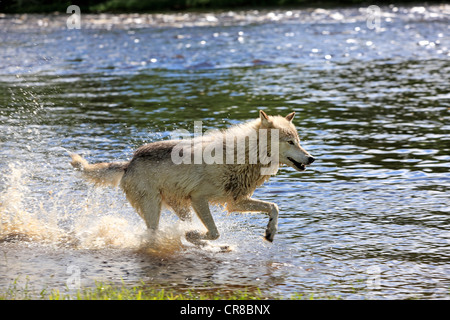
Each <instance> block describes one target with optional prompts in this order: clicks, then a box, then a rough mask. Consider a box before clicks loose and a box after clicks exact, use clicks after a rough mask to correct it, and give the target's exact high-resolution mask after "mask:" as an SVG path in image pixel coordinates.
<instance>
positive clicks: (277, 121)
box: [259, 110, 315, 171]
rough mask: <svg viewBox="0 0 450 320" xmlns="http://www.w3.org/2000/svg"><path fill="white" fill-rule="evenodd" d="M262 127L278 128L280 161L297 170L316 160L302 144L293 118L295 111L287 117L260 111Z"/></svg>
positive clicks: (301, 169)
mask: <svg viewBox="0 0 450 320" xmlns="http://www.w3.org/2000/svg"><path fill="white" fill-rule="evenodd" d="M259 115H260V119H261V128H262V129H276V130H277V131H278V136H279V144H278V150H279V162H280V163H282V164H286V165H288V166H290V167H292V168H294V169H295V170H297V171H303V170H305V169H306V166H307V165H310V164H311V163H313V162H314V160H315V159H314V157H313V156H311V154H309V152H308V151H306V150H305V149H303V147H302V146H301V145H300V138H299V137H298V133H297V129H295V126H294V124H293V123H292V119H294V116H295V112H291V113H289V114H288V115H287V116H286V117H281V116H268V115H267V114H266V113H265V112H264V111H262V110H260V111H259Z"/></svg>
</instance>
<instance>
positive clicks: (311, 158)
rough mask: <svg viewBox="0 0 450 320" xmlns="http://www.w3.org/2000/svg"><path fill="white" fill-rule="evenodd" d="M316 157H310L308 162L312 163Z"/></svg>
mask: <svg viewBox="0 0 450 320" xmlns="http://www.w3.org/2000/svg"><path fill="white" fill-rule="evenodd" d="M315 160H316V159H315V158H314V157H308V164H311V163H313V162H314V161H315Z"/></svg>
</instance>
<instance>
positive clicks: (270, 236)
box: [264, 229, 276, 242]
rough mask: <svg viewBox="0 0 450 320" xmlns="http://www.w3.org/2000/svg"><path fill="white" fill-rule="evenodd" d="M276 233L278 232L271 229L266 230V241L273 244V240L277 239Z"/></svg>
mask: <svg viewBox="0 0 450 320" xmlns="http://www.w3.org/2000/svg"><path fill="white" fill-rule="evenodd" d="M275 233H276V230H273V231H271V230H269V229H266V234H265V235H264V239H266V240H267V241H269V242H273V238H274V237H275Z"/></svg>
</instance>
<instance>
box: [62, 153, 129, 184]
mask: <svg viewBox="0 0 450 320" xmlns="http://www.w3.org/2000/svg"><path fill="white" fill-rule="evenodd" d="M70 156H71V157H72V162H70V164H71V165H72V166H73V167H74V168H75V169H77V170H80V171H81V173H82V174H83V177H84V178H85V179H86V180H87V181H89V182H92V183H94V184H95V185H97V186H114V187H116V186H117V185H118V184H119V182H120V180H121V179H122V176H123V174H124V173H125V169H126V168H127V167H128V162H110V163H108V162H102V163H95V164H89V163H88V162H87V161H86V159H84V158H83V157H81V156H79V155H78V154H76V153H70Z"/></svg>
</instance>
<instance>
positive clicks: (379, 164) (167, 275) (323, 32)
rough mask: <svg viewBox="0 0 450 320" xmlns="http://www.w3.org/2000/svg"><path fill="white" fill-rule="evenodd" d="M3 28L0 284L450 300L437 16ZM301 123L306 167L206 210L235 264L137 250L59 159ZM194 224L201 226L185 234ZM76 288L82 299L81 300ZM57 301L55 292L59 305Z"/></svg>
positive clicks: (259, 16) (302, 14)
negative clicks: (238, 128)
mask: <svg viewBox="0 0 450 320" xmlns="http://www.w3.org/2000/svg"><path fill="white" fill-rule="evenodd" d="M380 9H381V12H380V16H379V17H380V20H379V21H380V24H379V25H378V28H376V29H371V28H370V26H371V25H370V24H368V21H369V20H370V19H372V18H373V17H371V16H370V15H368V14H367V12H366V10H365V8H361V9H358V8H353V9H335V10H324V9H316V10H313V9H311V10H301V11H264V10H263V11H245V12H217V13H208V14H203V13H198V14H193V13H189V14H167V15H162V14H161V15H117V16H114V15H101V16H95V15H82V20H81V29H80V30H68V29H67V27H66V19H67V17H68V16H66V15H56V16H36V15H26V16H8V15H7V16H2V17H1V18H0V146H1V147H0V172H1V180H0V181H1V182H0V183H1V184H0V218H1V219H0V228H1V229H0V239H1V240H0V275H1V277H0V286H1V288H2V290H5V289H7V288H8V287H10V286H11V283H13V282H14V281H16V282H17V283H18V284H20V285H22V286H25V285H27V287H28V288H31V289H33V290H36V291H37V292H40V291H41V290H42V289H43V288H47V289H48V290H50V289H52V288H59V289H60V290H65V288H66V286H69V287H70V288H73V287H76V286H77V285H78V284H80V285H82V286H91V285H93V284H94V281H95V280H100V281H106V282H115V283H120V282H121V281H123V282H125V283H126V284H129V285H135V284H140V283H141V281H143V282H144V283H145V284H148V285H154V284H158V285H161V286H167V287H170V288H172V289H175V290H180V291H182V290H185V289H187V288H197V289H199V290H200V289H202V290H231V289H235V288H240V289H243V288H247V290H255V289H256V288H260V289H261V291H262V293H263V294H265V295H267V296H275V295H282V296H284V297H289V296H290V295H291V294H292V293H294V292H299V293H304V294H310V293H313V294H314V295H315V296H316V297H324V296H332V297H341V298H344V299H359V298H364V299H371V298H381V299H385V298H388V299H405V298H421V299H448V298H449V297H450V216H449V214H450V212H449V205H450V199H449V187H450V173H449V167H450V164H449V160H450V152H449V151H450V135H449V133H450V114H449V109H450V90H449V83H450V76H449V75H450V49H449V48H450V36H449V35H450V24H449V21H450V7H449V6H448V5H442V6H429V7H395V6H390V7H381V8H380ZM258 109H264V110H265V111H267V112H268V113H269V114H287V113H289V112H290V111H292V110H295V111H296V113H297V115H296V118H295V120H294V123H295V124H296V126H297V127H298V129H299V132H300V136H301V138H302V141H303V145H304V147H305V148H306V149H307V150H308V151H309V152H311V153H312V154H313V155H314V156H315V157H316V158H317V159H318V160H317V161H316V162H315V163H314V165H313V166H311V167H309V168H308V170H307V171H305V172H302V173H299V172H294V171H293V170H292V169H289V168H283V169H281V170H280V172H279V174H278V175H277V176H276V177H274V178H272V179H271V180H270V181H269V183H267V184H265V185H264V186H263V187H262V188H260V189H258V190H257V191H256V192H255V197H256V198H259V199H263V200H267V201H273V202H276V203H277V204H278V205H279V207H280V220H279V234H277V236H276V238H275V242H274V243H273V244H269V243H267V242H264V241H263V240H262V235H263V232H264V228H265V226H266V224H267V217H265V216H264V215H263V214H234V213H233V214H230V215H227V214H226V213H225V212H223V211H222V209H221V208H214V210H213V211H214V215H215V219H216V221H217V225H218V228H219V231H220V232H221V238H220V239H219V240H218V241H217V242H218V243H220V244H229V245H231V246H232V248H233V250H232V251H231V252H228V253H220V252H217V251H216V250H214V248H211V249H205V250H201V249H198V248H195V247H192V246H190V245H189V244H188V243H186V241H185V239H184V238H183V234H184V231H185V230H187V229H189V228H190V227H192V226H186V225H183V224H181V223H180V222H179V221H178V220H177V219H176V218H175V217H174V216H173V215H172V214H170V213H169V212H165V213H164V214H163V217H162V230H161V239H160V242H159V243H157V244H149V243H148V241H147V239H148V235H146V232H145V228H144V224H143V222H142V221H141V220H140V219H139V218H138V217H137V215H136V214H135V212H134V211H133V209H132V208H131V207H130V206H129V205H128V203H127V202H126V200H125V197H124V195H123V194H122V192H121V191H120V190H114V189H94V188H93V187H91V186H89V185H87V184H85V183H84V182H82V181H81V179H80V178H79V176H77V174H76V173H74V172H73V170H72V169H71V167H70V165H69V164H68V162H69V159H68V156H67V153H66V150H71V151H76V152H79V153H82V154H84V155H85V156H86V158H87V159H89V160H92V161H114V160H125V159H129V158H130V156H131V154H132V151H133V150H134V149H135V148H136V147H138V146H140V145H142V144H144V143H147V142H150V141H155V140H158V139H164V138H167V137H168V136H169V135H170V133H171V132H172V131H173V130H175V129H177V128H183V129H188V130H190V131H192V130H193V124H194V121H198V120H201V121H203V127H204V129H208V128H225V127H227V126H229V125H232V124H235V123H239V122H241V121H245V120H248V119H253V118H256V117H257V116H258ZM194 225H195V226H196V227H198V228H200V227H201V225H200V222H199V221H195V222H194ZM77 281H78V282H77ZM70 288H69V289H70Z"/></svg>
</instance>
